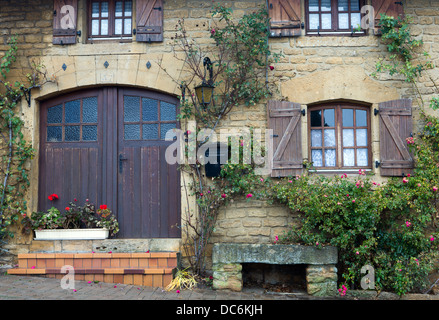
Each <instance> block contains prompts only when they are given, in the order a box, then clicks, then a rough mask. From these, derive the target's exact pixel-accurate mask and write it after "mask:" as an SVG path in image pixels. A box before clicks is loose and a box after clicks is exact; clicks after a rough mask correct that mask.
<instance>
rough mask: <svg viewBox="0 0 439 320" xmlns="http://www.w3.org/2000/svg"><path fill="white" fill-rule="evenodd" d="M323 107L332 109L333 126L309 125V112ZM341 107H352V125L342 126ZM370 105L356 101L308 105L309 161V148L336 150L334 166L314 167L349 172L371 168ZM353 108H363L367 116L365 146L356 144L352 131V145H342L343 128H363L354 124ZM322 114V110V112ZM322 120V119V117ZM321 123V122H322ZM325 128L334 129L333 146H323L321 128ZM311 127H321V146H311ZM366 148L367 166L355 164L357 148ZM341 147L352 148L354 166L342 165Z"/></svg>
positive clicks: (309, 154) (323, 158)
mask: <svg viewBox="0 0 439 320" xmlns="http://www.w3.org/2000/svg"><path fill="white" fill-rule="evenodd" d="M325 109H334V124H335V127H325V126H320V127H311V112H312V111H315V110H322V111H323V110H325ZM343 109H354V118H353V121H354V123H353V124H354V126H353V127H344V126H343V121H342V119H343V117H342V112H343ZM370 109H371V108H370V106H365V105H361V104H356V103H345V102H342V103H341V102H339V103H324V104H315V105H311V106H308V110H307V121H308V128H307V137H308V142H309V143H308V159H309V161H310V162H312V151H311V150H316V149H320V150H326V149H334V148H335V150H336V165H335V166H334V167H325V166H320V167H317V166H314V169H316V170H317V171H319V172H349V171H358V170H359V169H364V170H370V169H372V128H371V115H370ZM355 110H364V111H366V118H367V128H366V129H367V146H366V147H363V146H357V138H356V134H355V133H354V146H352V147H344V146H343V129H353V130H354V132H355V129H364V128H365V127H364V126H358V127H357V126H356V123H355V119H356V118H355V117H356V115H355V114H356V112H355ZM322 115H323V112H322ZM322 121H323V119H322ZM322 125H323V122H322ZM325 128H328V129H332V128H334V130H335V144H336V145H335V147H325V146H324V132H323V130H324V129H325ZM312 129H321V130H322V146H321V147H312V146H311V130H312ZM366 148H367V166H357V165H356V164H357V152H356V150H357V149H366ZM343 149H354V159H355V166H343ZM324 161H325V155H324V152H322V164H324V163H325V162H324Z"/></svg>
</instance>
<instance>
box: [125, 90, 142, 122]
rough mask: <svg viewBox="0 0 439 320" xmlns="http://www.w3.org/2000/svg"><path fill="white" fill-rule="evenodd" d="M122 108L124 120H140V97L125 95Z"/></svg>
mask: <svg viewBox="0 0 439 320" xmlns="http://www.w3.org/2000/svg"><path fill="white" fill-rule="evenodd" d="M123 110H124V121H125V122H137V121H140V98H139V97H130V96H125V97H124V108H123Z"/></svg>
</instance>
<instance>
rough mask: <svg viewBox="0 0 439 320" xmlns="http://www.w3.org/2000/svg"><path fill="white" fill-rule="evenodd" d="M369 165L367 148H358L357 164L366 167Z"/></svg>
mask: <svg viewBox="0 0 439 320" xmlns="http://www.w3.org/2000/svg"><path fill="white" fill-rule="evenodd" d="M367 165H368V159H367V149H357V166H359V167H366V166H367Z"/></svg>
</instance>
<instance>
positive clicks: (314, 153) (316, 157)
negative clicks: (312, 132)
mask: <svg viewBox="0 0 439 320" xmlns="http://www.w3.org/2000/svg"><path fill="white" fill-rule="evenodd" d="M311 161H312V162H313V164H314V167H321V166H323V162H322V150H311Z"/></svg>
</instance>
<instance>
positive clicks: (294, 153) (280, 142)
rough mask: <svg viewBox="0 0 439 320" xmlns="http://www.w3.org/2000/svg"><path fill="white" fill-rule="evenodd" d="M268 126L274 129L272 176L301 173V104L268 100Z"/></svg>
mask: <svg viewBox="0 0 439 320" xmlns="http://www.w3.org/2000/svg"><path fill="white" fill-rule="evenodd" d="M268 126H269V129H273V161H272V172H271V176H272V177H286V176H290V175H292V176H294V175H296V174H301V173H302V171H303V158H302V131H301V130H302V129H301V128H302V126H301V112H300V104H298V103H293V102H288V101H274V100H270V101H268Z"/></svg>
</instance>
